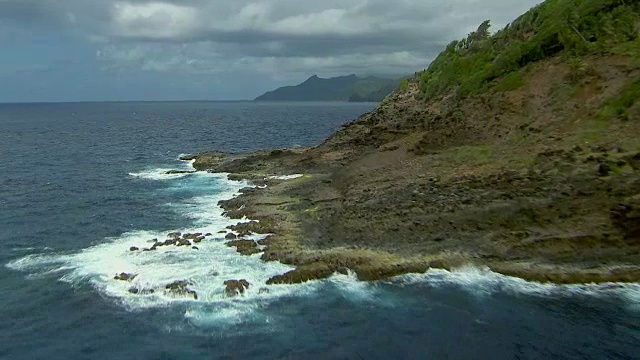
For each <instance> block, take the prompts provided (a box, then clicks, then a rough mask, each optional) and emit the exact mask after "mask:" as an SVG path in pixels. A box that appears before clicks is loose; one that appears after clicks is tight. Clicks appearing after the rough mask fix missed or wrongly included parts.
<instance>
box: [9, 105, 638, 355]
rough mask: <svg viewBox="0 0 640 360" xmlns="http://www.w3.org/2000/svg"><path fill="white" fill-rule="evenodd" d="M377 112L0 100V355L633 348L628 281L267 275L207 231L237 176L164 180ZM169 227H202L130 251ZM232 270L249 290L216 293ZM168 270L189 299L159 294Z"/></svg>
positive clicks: (270, 267) (302, 142)
mask: <svg viewBox="0 0 640 360" xmlns="http://www.w3.org/2000/svg"><path fill="white" fill-rule="evenodd" d="M374 107H375V104H348V103H251V102H229V103H218V102H158V103H152V102H147V103H77V104H71V103H70V104H0V265H1V266H2V268H1V271H0V359H632V358H638V354H640V285H638V284H604V285H597V286H596V285H574V286H555V285H548V284H536V283H530V282H525V281H523V280H519V279H516V278H510V277H505V276H500V275H497V274H494V273H492V272H490V271H488V270H486V269H481V268H461V269H457V270H455V271H453V272H447V271H431V272H429V273H427V274H422V275H411V274H410V275H404V276H400V277H397V278H393V279H390V280H385V281H380V282H373V283H362V282H358V281H356V280H355V276H354V275H353V274H349V275H341V274H336V275H334V276H332V277H331V278H329V279H326V280H322V281H315V282H309V283H306V284H300V285H272V286H266V285H264V283H265V281H266V280H267V279H268V278H269V277H270V276H272V275H275V274H279V273H283V272H285V271H287V270H288V269H290V267H289V266H287V265H283V264H278V263H264V262H262V261H260V259H259V257H260V255H259V254H257V255H253V256H250V257H245V256H240V255H238V254H237V253H236V252H235V249H232V248H228V247H226V246H225V245H224V242H225V240H224V239H223V238H222V237H223V236H224V234H219V233H218V231H220V230H222V229H224V228H225V227H226V226H227V225H231V224H234V223H235V221H232V220H229V219H226V218H224V217H222V210H221V209H220V208H218V206H217V202H218V201H219V200H221V199H227V198H230V197H232V196H234V194H236V193H237V192H238V190H239V189H241V188H242V187H245V186H248V184H247V183H244V182H234V181H229V180H227V178H226V176H225V175H224V174H208V173H195V174H174V175H167V174H166V171H167V170H171V169H177V170H188V169H191V165H190V163H189V162H184V161H180V160H179V159H178V158H179V157H180V156H181V155H182V154H186V153H194V152H198V151H206V150H214V149H215V150H222V151H248V150H257V149H271V148H283V147H300V146H312V145H317V144H319V143H321V142H322V141H323V140H324V139H325V138H326V137H327V136H329V135H330V134H331V133H333V132H334V131H336V130H337V129H339V128H340V126H341V125H343V124H345V123H347V122H349V121H351V120H353V119H355V118H357V117H358V116H359V115H360V114H362V113H364V112H367V111H370V110H372V109H373V108H374ZM172 231H182V232H202V233H212V234H213V235H212V236H210V237H208V238H207V239H206V240H205V241H203V242H202V243H200V244H198V249H192V248H190V247H166V248H161V249H159V250H157V251H149V252H142V251H133V252H132V251H129V248H130V247H131V246H136V247H140V248H144V247H148V246H150V244H152V242H151V241H152V239H154V238H159V239H161V240H162V239H164V238H165V235H166V234H167V233H169V232H172ZM121 272H129V273H135V274H138V276H137V277H136V278H135V279H133V280H132V282H126V281H118V280H114V279H113V277H114V276H115V275H116V274H118V273H121ZM229 279H247V280H248V281H249V282H250V283H251V284H252V286H251V287H250V288H249V289H248V290H247V292H246V293H245V294H244V296H240V297H235V298H229V297H226V296H225V295H224V285H223V282H224V281H225V280H229ZM179 280H186V281H189V282H190V283H191V284H192V285H190V288H192V289H193V290H195V291H196V292H197V294H198V298H197V299H194V298H192V297H182V296H174V295H172V294H171V293H167V292H166V291H163V289H164V288H165V286H166V285H167V284H170V283H172V282H174V281H179ZM132 287H136V288H137V289H147V290H151V289H152V290H154V292H153V293H151V292H150V291H145V292H143V293H138V294H134V293H131V292H130V291H129V290H130V289H131V288H132Z"/></svg>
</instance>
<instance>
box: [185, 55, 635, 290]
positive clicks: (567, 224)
mask: <svg viewBox="0 0 640 360" xmlns="http://www.w3.org/2000/svg"><path fill="white" fill-rule="evenodd" d="M584 62H585V66H587V67H589V68H590V69H591V70H590V72H589V73H588V74H585V75H583V77H584V79H582V80H581V82H580V83H578V84H577V85H572V86H573V87H574V88H572V90H571V91H572V92H571V94H572V95H571V96H568V95H567V96H564V97H563V96H558V95H557V91H558V90H557V89H558V88H562V87H563V86H567V79H568V78H570V77H571V76H572V73H571V71H572V70H571V67H570V66H569V65H568V64H566V62H565V61H564V60H563V59H561V58H552V59H549V60H545V61H541V62H539V63H536V64H535V65H532V66H531V67H530V68H529V69H528V70H527V73H526V78H525V80H526V81H525V85H523V86H522V87H520V88H519V89H517V90H513V91H506V92H505V91H499V92H491V93H488V94H481V95H477V96H473V97H468V98H465V99H462V100H460V99H456V98H455V97H445V98H439V99H434V100H426V99H424V98H422V97H421V95H420V90H419V87H418V84H417V83H411V84H409V86H408V88H407V89H404V90H399V91H396V92H395V93H393V94H392V95H390V96H389V97H388V98H387V99H386V100H385V101H384V102H383V103H381V104H380V105H379V106H378V107H377V108H376V109H375V110H374V111H372V112H371V113H367V114H364V115H362V116H361V117H360V118H358V119H356V120H354V121H353V122H351V123H349V124H346V125H345V126H344V127H343V128H342V129H341V130H339V131H338V132H337V133H335V134H334V135H333V136H331V137H330V138H329V139H327V140H326V141H325V142H323V143H322V144H320V145H318V146H315V147H311V148H303V149H299V148H296V149H276V150H264V151H257V152H252V153H246V154H225V153H222V152H205V153H201V154H194V155H191V156H187V157H184V158H183V160H193V166H194V167H195V168H196V169H197V170H199V171H210V172H216V173H229V179H232V180H240V179H243V180H248V181H250V182H252V183H253V184H254V185H255V187H252V188H246V189H242V191H241V195H240V196H238V197H236V198H233V199H230V200H226V201H221V202H220V206H222V207H223V209H224V210H225V215H226V216H228V217H230V218H233V219H242V218H245V217H246V218H248V219H253V220H255V221H253V222H250V223H245V224H238V225H236V226H234V227H233V230H234V231H235V232H243V231H248V232H252V233H261V234H272V235H271V236H269V237H268V238H267V239H265V240H264V241H262V242H261V243H260V244H257V243H255V244H254V243H251V242H243V241H241V242H235V243H232V244H230V245H233V246H237V247H238V249H239V252H240V253H246V254H254V253H257V252H258V251H261V252H263V254H262V255H261V258H262V259H263V260H264V261H280V262H282V263H285V264H289V265H293V266H295V267H296V268H295V270H293V271H291V272H289V273H286V274H282V275H280V276H276V277H274V278H272V279H270V280H269V283H278V284H280V283H298V282H304V281H307V280H311V279H318V278H323V277H327V276H330V275H331V274H334V273H336V272H339V273H345V272H347V271H353V272H354V273H355V274H356V275H357V277H358V278H359V279H361V280H378V279H384V278H388V277H392V276H396V275H400V274H404V273H421V272H425V271H428V269H430V268H441V269H453V268H457V267H460V266H464V265H472V266H478V267H485V268H489V269H491V270H492V271H495V272H497V273H501V274H505V275H509V276H516V277H520V278H523V279H526V280H531V281H538V282H552V283H558V284H574V283H605V282H637V281H639V280H640V266H639V264H640V143H639V142H638V141H637V139H639V138H640V122H638V121H637V120H638V119H637V118H634V119H635V120H620V119H618V120H609V121H606V122H604V121H602V120H598V118H597V116H598V114H599V111H600V110H599V109H600V108H601V107H602V106H604V105H603V104H606V103H607V102H608V101H610V100H608V99H610V98H611V97H612V96H615V94H617V93H619V92H621V91H623V90H624V89H625V86H626V85H625V79H627V78H628V77H629V76H638V75H639V74H640V73H639V70H637V67H636V65H635V62H633V60H632V59H631V58H624V57H620V56H609V57H607V56H598V57H591V58H585V59H584ZM596 88H597V89H606V90H603V91H595V90H594V89H596ZM293 175H295V176H293ZM240 240H242V239H240Z"/></svg>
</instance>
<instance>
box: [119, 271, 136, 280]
mask: <svg viewBox="0 0 640 360" xmlns="http://www.w3.org/2000/svg"><path fill="white" fill-rule="evenodd" d="M136 276H138V275H137V274H130V273H124V272H123V273H120V274H116V276H114V277H113V279H114V280H122V281H131V280H133V279H135V278H136Z"/></svg>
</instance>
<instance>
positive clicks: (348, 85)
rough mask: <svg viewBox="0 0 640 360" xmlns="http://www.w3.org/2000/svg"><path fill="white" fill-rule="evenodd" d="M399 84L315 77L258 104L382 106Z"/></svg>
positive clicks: (371, 78)
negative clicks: (308, 102) (323, 102)
mask: <svg viewBox="0 0 640 360" xmlns="http://www.w3.org/2000/svg"><path fill="white" fill-rule="evenodd" d="M397 84H398V81H397V80H393V79H383V78H378V77H374V76H369V77H366V78H359V77H357V76H356V75H349V76H340V77H334V78H329V79H322V78H319V77H318V76H317V75H314V76H312V77H310V78H309V79H307V80H306V81H305V82H303V83H301V84H299V85H296V86H285V87H281V88H279V89H276V90H274V91H269V92H267V93H265V94H263V95H261V96H259V97H257V98H256V99H255V101H352V102H362V101H371V102H380V101H382V100H383V99H384V98H385V97H386V96H387V95H389V94H390V93H391V92H392V91H393V90H395V88H396V86H397Z"/></svg>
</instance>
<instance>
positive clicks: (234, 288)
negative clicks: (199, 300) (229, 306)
mask: <svg viewBox="0 0 640 360" xmlns="http://www.w3.org/2000/svg"><path fill="white" fill-rule="evenodd" d="M224 285H225V286H226V288H225V290H224V292H225V294H227V296H229V297H232V296H237V295H241V294H244V291H245V290H246V289H248V288H249V286H250V285H251V284H249V282H248V281H247V280H245V279H241V280H227V281H225V282H224Z"/></svg>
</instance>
